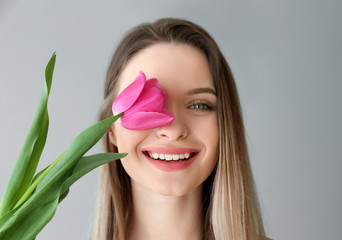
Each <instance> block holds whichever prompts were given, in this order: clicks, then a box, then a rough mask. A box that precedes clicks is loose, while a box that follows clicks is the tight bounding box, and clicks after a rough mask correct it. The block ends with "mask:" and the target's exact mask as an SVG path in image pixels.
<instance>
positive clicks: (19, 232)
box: [0, 153, 126, 240]
mask: <svg viewBox="0 0 342 240" xmlns="http://www.w3.org/2000/svg"><path fill="white" fill-rule="evenodd" d="M125 155H126V154H125V153H101V154H95V155H92V156H87V157H82V158H81V159H80V160H79V161H78V162H77V164H76V166H75V168H74V169H73V171H72V173H71V176H69V177H68V178H66V179H65V178H61V179H58V181H55V182H53V184H52V187H51V188H49V189H48V191H47V192H46V193H45V194H44V195H45V196H44V197H41V198H40V199H39V201H37V204H35V205H34V207H31V209H30V210H29V212H28V213H27V214H25V216H24V217H23V218H21V219H20V220H19V221H18V220H17V221H16V222H15V223H13V224H12V225H11V226H10V227H9V228H7V230H6V231H3V232H2V233H0V240H9V239H21V240H31V239H32V238H34V237H36V235H37V234H38V233H39V232H40V231H41V229H43V227H44V226H45V225H46V224H47V223H48V222H49V221H50V220H51V219H52V217H53V216H54V214H55V212H56V209H57V206H58V203H59V202H60V201H61V198H62V197H63V195H64V197H65V193H66V192H67V191H68V189H69V187H70V186H71V185H72V184H73V183H74V182H75V181H77V180H78V179H79V178H81V177H82V176H84V175H85V174H87V173H88V172H89V171H91V170H93V169H95V168H96V167H98V166H100V165H102V164H105V163H108V162H110V161H113V160H116V159H120V158H122V157H124V156H125ZM32 197H33V196H32Z"/></svg>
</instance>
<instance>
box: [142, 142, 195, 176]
mask: <svg viewBox="0 0 342 240" xmlns="http://www.w3.org/2000/svg"><path fill="white" fill-rule="evenodd" d="M142 152H143V154H144V156H145V157H146V158H147V160H148V161H149V162H150V163H151V164H152V165H153V166H154V167H156V168H158V169H159V170H162V171H178V170H182V169H185V168H187V167H188V166H190V165H191V164H192V163H193V162H194V161H195V159H196V158H197V155H198V153H199V152H200V151H199V150H197V149H194V148H166V147H151V148H144V149H142Z"/></svg>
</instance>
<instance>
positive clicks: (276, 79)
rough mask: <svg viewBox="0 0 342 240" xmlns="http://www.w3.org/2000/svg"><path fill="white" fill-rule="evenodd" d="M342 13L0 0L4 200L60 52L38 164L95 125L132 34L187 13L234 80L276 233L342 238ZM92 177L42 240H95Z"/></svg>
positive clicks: (333, 5) (253, 2)
mask: <svg viewBox="0 0 342 240" xmlns="http://www.w3.org/2000/svg"><path fill="white" fill-rule="evenodd" d="M341 10H342V4H341V1H337V0H336V1H334V0H328V1H323V0H321V1H315V0H305V1H304V0H283V1H280V0H244V1H241V0H236V1H230V0H226V1H211V2H209V1H198V0H196V1H195V0H192V1H181V0H173V1H167V2H163V1H151V0H145V1H125V2H124V1H109V0H96V1H95V0H93V1H89V0H73V1H70V0H68V1H66V0H58V1H57V0H55V1H52V0H31V1H24V0H0V83H1V85H0V86H1V87H0V112H1V118H0V133H1V134H0V156H1V168H0V194H1V195H2V194H3V192H4V189H5V185H6V182H7V179H8V178H9V176H10V171H11V170H12V168H13V166H14V163H15V160H16V158H17V156H18V153H19V151H20V148H21V146H22V144H23V142H24V140H25V137H26V134H27V131H28V129H29V126H30V125H31V122H32V119H33V116H34V113H35V111H36V108H37V104H38V101H39V96H40V92H41V88H42V85H43V80H44V68H45V65H46V63H47V61H48V60H49V58H50V56H51V54H52V53H53V52H54V51H56V52H57V63H56V68H55V75H54V80H53V86H52V90H51V95H50V100H49V112H50V119H51V121H50V131H49V136H48V140H47V144H46V149H45V151H44V153H43V156H42V160H41V162H40V165H39V169H42V168H43V167H44V166H46V165H47V164H48V163H50V162H52V161H53V160H54V159H56V158H57V157H58V155H59V154H61V153H62V152H63V151H64V149H65V148H66V147H67V146H68V144H69V143H70V142H71V140H72V139H73V138H74V137H75V136H76V135H77V134H78V133H80V132H81V131H82V130H83V129H85V128H86V127H87V126H89V125H90V124H92V123H94V122H95V121H96V119H97V113H98V108H99V106H100V103H101V99H102V89H103V79H104V76H105V71H106V68H107V65H108V63H109V60H110V57H111V55H112V53H113V51H114V49H115V46H116V44H117V43H118V41H119V39H120V38H121V37H122V35H123V34H124V32H125V31H126V30H127V29H129V28H131V27H133V26H135V25H136V24H138V23H141V22H144V21H151V20H155V19H157V18H159V17H181V18H186V19H189V20H192V21H194V22H197V23H198V24H200V25H202V26H203V27H204V28H206V29H207V30H208V31H209V32H210V33H211V34H212V35H213V37H214V38H215V39H216V40H217V42H218V44H219V45H220V47H221V48H222V51H223V52H224V55H225V56H226V58H227V60H228V62H229V63H230V65H231V68H232V70H233V73H234V75H235V78H236V81H237V85H238V88H239V92H240V97H241V101H242V105H243V112H244V117H245V124H246V129H247V138H248V144H249V151H250V156H251V162H252V165H253V171H254V174H255V179H256V183H257V188H258V191H259V194H260V202H261V206H262V210H263V215H264V221H265V226H266V230H267V233H268V235H269V236H270V237H272V238H274V239H279V240H280V239H284V240H285V239H286V240H287V239H340V238H341V235H342V225H341V222H342V210H341V209H342V208H341V202H342V191H341V177H340V172H341V171H342V163H341V155H340V153H341V147H342V145H341V136H342V128H341V125H340V124H341V122H342V108H341V95H340V91H341V90H342V81H341V73H342V64H341V62H342V47H341V42H342V27H341V23H342V14H341V12H342V11H341ZM98 151H100V147H99V145H97V146H96V147H95V148H94V149H93V150H91V152H92V153H95V152H98ZM96 181H97V171H95V172H93V173H91V174H89V175H87V176H85V177H84V178H83V179H81V180H80V181H79V182H77V183H76V184H75V185H74V186H73V187H72V189H71V192H70V193H69V196H68V197H67V198H66V200H64V201H63V202H62V203H61V205H60V206H59V208H58V210H57V213H56V215H55V217H54V218H53V220H52V221H51V222H50V223H49V224H48V225H47V226H46V227H45V229H44V230H43V231H42V232H41V233H40V235H39V236H38V238H37V239H52V240H53V239H87V238H88V237H89V236H90V234H91V226H92V219H93V215H94V203H95V198H96Z"/></svg>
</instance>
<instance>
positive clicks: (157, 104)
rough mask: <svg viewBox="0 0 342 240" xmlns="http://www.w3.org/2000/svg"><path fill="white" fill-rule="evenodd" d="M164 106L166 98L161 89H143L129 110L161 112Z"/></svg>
mask: <svg viewBox="0 0 342 240" xmlns="http://www.w3.org/2000/svg"><path fill="white" fill-rule="evenodd" d="M163 107H164V98H163V96H162V95H161V94H160V91H159V89H157V88H151V89H149V90H146V91H145V89H144V90H143V91H142V93H141V95H140V96H139V98H138V99H137V101H136V102H135V103H134V104H133V106H132V107H131V108H130V109H129V110H127V112H160V111H161V110H162V109H163Z"/></svg>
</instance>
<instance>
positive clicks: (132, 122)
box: [121, 112, 174, 130]
mask: <svg viewBox="0 0 342 240" xmlns="http://www.w3.org/2000/svg"><path fill="white" fill-rule="evenodd" d="M171 114H172V113H171ZM173 120H174V117H173V116H170V115H168V114H164V113H160V112H136V113H134V114H127V115H126V116H122V117H121V125H122V126H123V127H124V128H126V129H130V130H147V129H152V128H156V127H161V126H164V125H167V124H169V123H171V122H172V121H173Z"/></svg>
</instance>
